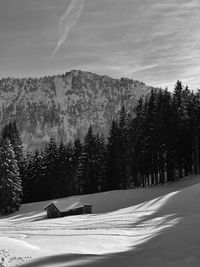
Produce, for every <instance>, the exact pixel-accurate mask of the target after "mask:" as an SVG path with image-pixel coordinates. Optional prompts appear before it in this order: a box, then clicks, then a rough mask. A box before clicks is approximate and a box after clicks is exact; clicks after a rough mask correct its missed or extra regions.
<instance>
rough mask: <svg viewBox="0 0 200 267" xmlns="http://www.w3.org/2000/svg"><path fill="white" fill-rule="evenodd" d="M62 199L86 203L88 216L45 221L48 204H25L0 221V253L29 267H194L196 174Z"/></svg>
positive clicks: (199, 190)
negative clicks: (90, 210) (22, 260)
mask: <svg viewBox="0 0 200 267" xmlns="http://www.w3.org/2000/svg"><path fill="white" fill-rule="evenodd" d="M66 201H67V203H70V205H73V204H77V203H89V204H91V205H93V214H89V215H88V214H87V215H76V216H69V217H63V218H56V219H47V218H46V212H45V211H44V207H45V206H46V205H48V204H49V202H50V201H44V202H38V203H31V204H25V205H23V206H22V207H21V209H20V211H19V212H17V213H15V214H13V215H11V216H7V217H2V218H1V219H0V251H3V250H4V251H9V253H10V255H12V257H15V258H17V257H22V258H27V257H31V258H32V260H31V261H29V262H28V263H25V264H24V265H22V266H34V267H35V266H55V267H61V266H63V267H64V266H65V267H66V266H106V267H107V266H109V267H112V266H115V267H118V266H126V267H127V266H135V267H143V266H148V267H160V266H162V267H165V266H167V267H168V266H169V267H173V266H180V267H186V266H190V267H198V266H200V254H199V249H200V227H199V222H200V205H199V203H200V177H199V176H190V177H186V178H184V179H182V180H179V181H177V182H175V183H169V184H167V185H164V186H162V185H159V186H152V187H149V188H145V189H133V190H120V191H110V192H105V193H98V194H91V195H84V196H74V197H70V198H67V199H63V200H62V199H61V200H59V202H61V203H62V202H63V203H66ZM15 264H16V263H15V262H14V261H13V262H12V261H11V262H10V263H9V265H7V266H9V267H10V266H16V265H15Z"/></svg>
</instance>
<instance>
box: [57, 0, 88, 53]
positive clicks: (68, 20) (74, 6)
mask: <svg viewBox="0 0 200 267" xmlns="http://www.w3.org/2000/svg"><path fill="white" fill-rule="evenodd" d="M83 7H84V0H71V3H70V5H69V7H68V8H67V10H66V11H65V13H64V14H63V15H62V16H61V18H60V21H59V39H58V42H57V44H56V47H55V48H54V50H53V52H52V57H54V56H55V54H56V53H57V52H58V50H59V49H60V47H61V45H62V44H63V43H64V42H65V41H66V40H67V36H68V34H69V32H70V30H71V28H72V27H74V26H75V25H76V23H77V22H78V20H79V18H80V15H81V13H82V10H83Z"/></svg>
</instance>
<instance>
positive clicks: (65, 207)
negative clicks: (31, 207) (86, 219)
mask: <svg viewBox="0 0 200 267" xmlns="http://www.w3.org/2000/svg"><path fill="white" fill-rule="evenodd" d="M44 209H45V210H46V211H47V218H59V217H64V216H71V215H80V214H91V213H92V205H88V204H81V203H74V204H71V205H69V203H67V201H65V200H59V201H53V202H51V203H49V204H48V205H47V206H46V207H45V208H44Z"/></svg>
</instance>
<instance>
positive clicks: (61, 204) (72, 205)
mask: <svg viewBox="0 0 200 267" xmlns="http://www.w3.org/2000/svg"><path fill="white" fill-rule="evenodd" d="M52 204H53V205H54V206H55V207H56V208H57V209H58V210H59V211H61V212H66V211H69V210H74V209H78V208H81V207H84V206H92V205H90V204H86V203H80V202H74V201H73V202H72V201H70V200H68V199H61V200H55V201H52V202H50V203H49V204H48V205H47V206H45V207H44V209H45V210H46V209H47V208H48V207H49V206H51V205H52Z"/></svg>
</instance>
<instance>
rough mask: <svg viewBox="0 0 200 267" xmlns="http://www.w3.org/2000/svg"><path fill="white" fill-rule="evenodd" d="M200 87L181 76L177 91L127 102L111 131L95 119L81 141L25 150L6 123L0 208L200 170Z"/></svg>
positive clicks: (1, 151)
mask: <svg viewBox="0 0 200 267" xmlns="http://www.w3.org/2000/svg"><path fill="white" fill-rule="evenodd" d="M199 148H200V91H197V92H195V93H194V92H192V91H190V90H189V89H188V87H187V86H186V87H183V85H182V83H181V82H180V81H178V82H177V83H176V85H175V89H174V91H173V93H170V92H168V90H167V89H166V90H152V91H151V92H150V93H149V94H148V96H147V97H146V98H141V99H140V100H139V101H138V103H137V105H136V107H135V109H134V113H132V114H130V113H129V112H127V111H126V109H125V107H124V106H122V108H121V111H120V115H119V118H118V119H114V120H113V122H112V125H111V127H110V130H109V133H108V135H107V136H106V137H102V136H99V135H98V134H94V132H93V129H92V126H90V127H89V129H88V133H87V135H86V137H85V139H84V141H83V142H81V141H80V140H79V139H76V140H75V141H74V142H73V143H67V144H64V143H63V142H61V143H60V144H57V143H56V142H55V140H54V139H53V138H52V139H51V140H50V142H49V143H48V144H47V145H46V147H45V148H44V149H43V150H41V151H35V152H33V153H31V154H27V155H26V156H24V155H23V151H22V143H21V138H20V136H19V133H18V131H17V127H16V123H10V124H8V125H6V126H5V127H4V129H3V130H2V133H1V148H0V211H1V212H5V211H7V212H8V211H10V210H11V211H13V209H14V210H16V209H17V208H18V207H19V205H20V203H21V201H22V202H25V203H27V202H35V201H43V200H48V199H53V198H60V197H67V196H71V195H77V194H89V193H97V192H103V191H107V190H118V189H127V188H135V187H146V186H150V185H157V184H160V183H162V184H163V183H167V182H172V181H174V180H177V179H180V178H182V177H183V176H187V175H189V174H192V173H194V174H198V173H200V167H199Z"/></svg>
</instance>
